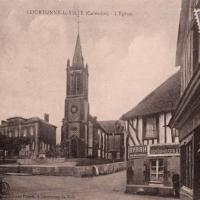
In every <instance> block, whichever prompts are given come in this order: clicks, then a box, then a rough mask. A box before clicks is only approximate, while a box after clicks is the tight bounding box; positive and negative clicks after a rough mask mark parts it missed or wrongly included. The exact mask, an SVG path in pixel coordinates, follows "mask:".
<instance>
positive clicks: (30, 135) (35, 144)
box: [0, 114, 56, 158]
mask: <svg viewBox="0 0 200 200" xmlns="http://www.w3.org/2000/svg"><path fill="white" fill-rule="evenodd" d="M55 145H56V126H54V125H52V124H50V123H49V116H48V115H47V114H45V120H43V119H40V118H39V117H32V118H29V119H25V118H23V117H12V118H8V119H7V120H5V121H4V120H2V121H1V125H0V155H1V157H4V158H5V157H10V158H14V157H15V158H31V157H38V156H40V155H43V156H45V155H46V154H51V153H50V152H51V151H53V150H54V148H55Z"/></svg>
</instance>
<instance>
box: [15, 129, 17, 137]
mask: <svg viewBox="0 0 200 200" xmlns="http://www.w3.org/2000/svg"><path fill="white" fill-rule="evenodd" d="M15 137H18V130H17V129H15Z"/></svg>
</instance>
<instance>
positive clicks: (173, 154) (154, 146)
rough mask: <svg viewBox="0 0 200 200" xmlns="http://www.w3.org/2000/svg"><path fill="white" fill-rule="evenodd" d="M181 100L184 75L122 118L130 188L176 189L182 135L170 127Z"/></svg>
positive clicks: (159, 88) (172, 78) (144, 100)
mask: <svg viewBox="0 0 200 200" xmlns="http://www.w3.org/2000/svg"><path fill="white" fill-rule="evenodd" d="M179 96H180V72H177V73H175V74H174V75H173V76H172V77H170V78H169V79H168V80H166V81H165V82H164V83H163V84H161V85H160V86H159V87H158V88H156V89H155V90H154V91H153V92H151V93H150V94H149V95H148V96H147V97H146V98H144V99H143V100H142V101H141V102H140V103H139V104H138V105H136V106H135V107H134V108H133V109H131V110H130V111H128V112H127V113H125V114H124V115H123V116H122V119H123V120H125V122H126V127H127V136H128V140H127V142H128V144H127V146H128V151H127V152H128V160H129V162H128V169H127V188H129V189H130V188H132V189H133V190H137V188H138V185H141V187H143V186H144V185H145V186H149V188H151V187H152V184H154V186H155V185H156V187H161V188H163V187H164V186H172V182H171V178H172V172H176V173H179V139H178V132H177V130H175V129H171V128H170V127H168V123H169V120H170V119H171V116H172V112H173V111H174V109H175V106H176V104H177V102H178V100H179Z"/></svg>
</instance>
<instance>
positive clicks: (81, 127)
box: [61, 33, 89, 158]
mask: <svg viewBox="0 0 200 200" xmlns="http://www.w3.org/2000/svg"><path fill="white" fill-rule="evenodd" d="M66 73H67V81H66V85H67V87H66V99H65V113H64V119H63V124H62V128H61V145H62V147H63V149H64V152H65V156H66V157H70V158H78V157H79V158H81V157H87V140H88V116H89V103H88V65H87V64H86V65H84V60H83V56H82V49H81V42H80V36H79V33H78V35H77V39H76V46H75V51H74V56H73V60H72V64H70V60H69V59H68V60H67V68H66Z"/></svg>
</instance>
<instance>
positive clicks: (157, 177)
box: [150, 159, 164, 183]
mask: <svg viewBox="0 0 200 200" xmlns="http://www.w3.org/2000/svg"><path fill="white" fill-rule="evenodd" d="M163 178H164V162H163V160H162V159H155V160H151V161H150V182H156V183H162V182H163Z"/></svg>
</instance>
